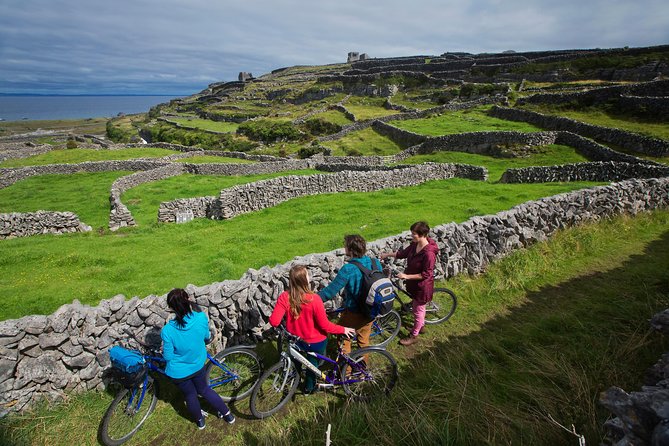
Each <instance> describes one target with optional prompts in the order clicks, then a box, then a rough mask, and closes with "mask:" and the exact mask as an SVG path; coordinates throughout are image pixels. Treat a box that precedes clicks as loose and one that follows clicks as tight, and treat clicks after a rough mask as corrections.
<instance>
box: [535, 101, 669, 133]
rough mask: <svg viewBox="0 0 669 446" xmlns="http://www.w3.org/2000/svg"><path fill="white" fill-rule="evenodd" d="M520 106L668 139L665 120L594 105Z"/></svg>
mask: <svg viewBox="0 0 669 446" xmlns="http://www.w3.org/2000/svg"><path fill="white" fill-rule="evenodd" d="M522 108H526V109H530V110H532V111H537V112H539V113H544V114H549V115H558V116H564V117H566V118H571V119H575V120H576V121H581V122H585V123H587V124H593V125H599V126H602V127H610V128H615V129H620V130H626V131H628V132H633V133H638V134H640V135H645V136H650V137H652V138H659V139H664V140H669V125H667V122H648V121H647V120H642V119H638V118H634V117H632V116H620V115H613V114H610V113H607V112H605V111H603V110H601V109H598V108H595V107H590V108H588V109H581V110H569V109H567V110H565V109H557V108H555V107H546V106H531V107H530V106H523V107H522Z"/></svg>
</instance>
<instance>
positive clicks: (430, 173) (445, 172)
mask: <svg viewBox="0 0 669 446" xmlns="http://www.w3.org/2000/svg"><path fill="white" fill-rule="evenodd" d="M345 168H346V166H345V165H342V164H339V165H333V166H332V167H331V169H332V170H340V169H345ZM456 176H458V177H464V178H470V179H476V180H485V179H486V178H487V172H486V170H485V168H482V167H477V166H468V165H464V164H423V165H419V166H401V167H394V168H387V169H382V170H378V169H374V170H371V171H370V170H369V169H366V171H350V170H343V171H338V172H337V173H334V174H316V175H288V176H284V177H280V178H273V179H270V180H262V181H257V182H255V183H249V184H243V185H239V186H234V187H232V188H229V189H224V190H222V191H221V193H220V195H219V196H218V197H217V199H216V200H212V199H211V198H212V197H202V198H194V199H188V200H175V201H171V202H164V203H161V205H160V208H159V211H158V219H159V221H164V222H175V221H176V219H177V214H178V213H183V212H187V211H191V212H192V213H193V216H198V217H201V216H206V217H208V218H212V219H228V218H233V217H236V216H238V215H241V214H245V213H249V212H254V211H257V210H260V209H266V208H269V207H274V206H276V205H278V204H280V203H283V202H285V201H287V200H290V199H293V198H297V197H304V196H309V195H319V194H327V193H337V192H347V191H358V192H369V191H377V190H381V189H386V188H393V187H406V186H414V185H417V184H421V183H424V182H426V181H431V180H443V179H447V178H453V177H456Z"/></svg>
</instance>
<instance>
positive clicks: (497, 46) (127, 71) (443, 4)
mask: <svg viewBox="0 0 669 446" xmlns="http://www.w3.org/2000/svg"><path fill="white" fill-rule="evenodd" d="M663 44H669V6H668V3H667V1H666V0H636V1H631V0H622V1H621V0H535V1H521V0H470V1H465V0H426V1H423V0H412V1H409V0H355V1H352V0H337V1H331V0H238V1H235V2H232V1H228V0H206V1H205V0H110V1H100V0H0V94H2V93H5V94H7V93H21V94H165V95H173V96H184V95H190V94H194V93H197V92H199V91H201V90H203V89H205V88H206V87H207V85H209V84H211V83H214V82H222V81H231V80H236V79H237V75H238V74H239V72H240V71H246V72H251V73H253V75H254V76H260V75H262V74H265V73H268V72H270V71H272V70H274V69H277V68H281V67H286V66H293V65H324V64H331V63H342V62H345V61H346V56H347V53H348V52H349V51H357V52H361V53H367V54H368V55H369V57H394V56H410V55H439V54H442V53H444V52H448V51H464V52H470V53H483V52H501V51H505V50H515V51H536V50H558V49H575V48H577V49H581V48H620V47H624V46H629V47H640V46H654V45H663Z"/></svg>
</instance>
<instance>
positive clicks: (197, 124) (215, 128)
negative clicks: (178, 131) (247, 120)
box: [168, 118, 239, 133]
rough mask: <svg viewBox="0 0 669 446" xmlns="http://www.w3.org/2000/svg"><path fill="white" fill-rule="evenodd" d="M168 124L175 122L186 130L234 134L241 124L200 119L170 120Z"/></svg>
mask: <svg viewBox="0 0 669 446" xmlns="http://www.w3.org/2000/svg"><path fill="white" fill-rule="evenodd" d="M168 122H173V123H176V124H179V125H180V126H182V127H186V128H192V129H200V130H208V131H211V132H223V133H234V132H235V130H237V127H239V124H237V123H235V122H223V121H221V122H219V121H211V120H209V119H198V118H169V119H168Z"/></svg>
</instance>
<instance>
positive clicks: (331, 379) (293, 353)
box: [281, 341, 368, 386]
mask: <svg viewBox="0 0 669 446" xmlns="http://www.w3.org/2000/svg"><path fill="white" fill-rule="evenodd" d="M301 352H304V353H306V354H307V355H308V356H313V357H315V358H316V359H318V360H320V361H325V362H328V363H330V364H332V365H333V366H334V370H332V371H331V372H330V373H325V372H323V371H322V370H321V369H319V368H318V367H316V366H315V365H313V364H312V363H310V362H309V360H308V359H307V358H305V357H304V356H303V355H302V353H301ZM281 356H282V357H283V358H284V359H285V360H287V361H290V360H291V359H294V360H295V361H297V362H299V363H300V364H302V365H303V366H305V367H306V368H307V369H308V370H310V371H312V372H313V373H315V374H316V376H318V377H319V378H320V379H321V380H323V381H325V384H329V385H331V386H341V385H343V384H353V383H357V382H360V381H364V380H365V378H367V376H368V374H367V372H366V371H365V370H364V369H363V368H362V367H360V364H359V363H358V362H355V361H353V360H351V358H349V356H348V355H346V354H345V353H343V352H342V351H341V347H340V348H339V351H338V353H337V359H336V360H333V359H332V358H329V357H328V356H323V355H321V354H319V353H315V352H306V351H304V350H302V349H300V347H299V346H298V345H297V344H296V343H295V342H292V341H291V342H289V344H288V351H287V352H285V351H284V352H281ZM340 359H343V360H344V361H345V362H346V367H351V368H352V369H354V370H355V371H356V372H363V375H362V376H363V378H358V379H346V380H344V381H342V380H341V379H339V375H340V373H337V372H339V371H340V367H339V360H340ZM357 376H360V375H357ZM282 385H285V382H284V383H282Z"/></svg>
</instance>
